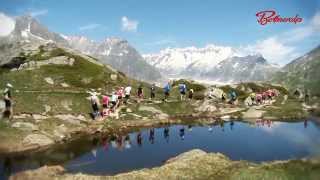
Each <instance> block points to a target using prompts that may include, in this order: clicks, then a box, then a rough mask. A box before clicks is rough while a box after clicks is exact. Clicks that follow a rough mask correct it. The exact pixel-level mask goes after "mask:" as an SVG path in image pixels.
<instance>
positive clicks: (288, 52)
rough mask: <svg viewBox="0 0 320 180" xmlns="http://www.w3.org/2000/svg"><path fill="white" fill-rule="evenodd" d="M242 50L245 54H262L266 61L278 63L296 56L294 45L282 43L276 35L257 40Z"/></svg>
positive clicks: (281, 63) (283, 62)
mask: <svg viewBox="0 0 320 180" xmlns="http://www.w3.org/2000/svg"><path fill="white" fill-rule="evenodd" d="M242 50H244V51H245V52H246V53H247V54H255V53H259V54H262V55H263V57H264V58H266V59H267V60H268V61H270V62H272V63H277V64H280V65H283V64H285V63H286V62H288V61H290V60H292V59H293V58H296V57H295V56H296V54H295V53H294V52H295V47H293V46H289V45H285V44H283V43H282V42H281V41H280V40H279V39H278V38H276V37H270V38H267V39H265V40H259V41H257V42H256V43H255V44H253V45H248V46H246V47H244V48H243V49H242ZM246 53H245V54H246Z"/></svg>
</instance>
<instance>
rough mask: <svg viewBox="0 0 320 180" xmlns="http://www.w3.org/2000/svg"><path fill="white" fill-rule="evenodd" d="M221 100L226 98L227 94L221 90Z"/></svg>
mask: <svg viewBox="0 0 320 180" xmlns="http://www.w3.org/2000/svg"><path fill="white" fill-rule="evenodd" d="M221 100H222V101H225V100H227V94H226V93H224V92H223V93H222V94H221Z"/></svg>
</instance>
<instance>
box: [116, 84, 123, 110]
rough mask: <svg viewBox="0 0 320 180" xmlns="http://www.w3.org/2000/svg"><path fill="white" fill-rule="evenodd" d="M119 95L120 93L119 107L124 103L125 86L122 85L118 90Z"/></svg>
mask: <svg viewBox="0 0 320 180" xmlns="http://www.w3.org/2000/svg"><path fill="white" fill-rule="evenodd" d="M117 95H118V104H117V107H119V106H120V105H121V104H122V100H123V97H124V88H123V87H120V88H119V89H118V91H117Z"/></svg>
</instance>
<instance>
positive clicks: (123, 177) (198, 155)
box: [10, 149, 320, 180]
mask: <svg viewBox="0 0 320 180" xmlns="http://www.w3.org/2000/svg"><path fill="white" fill-rule="evenodd" d="M319 170H320V163H319V161H315V162H311V161H307V160H294V161H277V162H269V163H262V164H254V163H249V162H246V161H231V160H229V159H228V158H227V157H226V156H224V155H223V154H220V153H206V152H204V151H202V150H199V149H195V150H191V151H189V152H186V153H183V154H180V155H178V156H176V157H174V158H171V159H169V160H167V161H166V162H165V164H164V165H162V166H160V167H155V168H151V169H141V170H136V171H131V172H127V173H121V174H118V175H115V176H99V175H86V174H81V173H78V174H70V173H68V172H66V171H65V169H64V168H63V167H61V166H51V167H48V166H44V167H42V168H39V169H37V170H31V171H26V172H21V173H18V174H16V175H14V176H12V177H11V178H10V179H14V180H20V179H23V180H33V179H48V180H51V179H65V180H76V179H77V180H82V179H83V180H84V179H86V180H98V179H104V180H109V179H110V180H111V179H112V180H127V179H130V180H131V179H133V180H159V179H170V180H189V179H231V180H233V179H234V180H236V179H278V178H279V177H281V179H295V178H293V177H300V178H297V179H317V177H320V171H319ZM292 172H295V173H294V175H295V176H293V174H292ZM308 177H309V178H308ZM312 177H314V178H312Z"/></svg>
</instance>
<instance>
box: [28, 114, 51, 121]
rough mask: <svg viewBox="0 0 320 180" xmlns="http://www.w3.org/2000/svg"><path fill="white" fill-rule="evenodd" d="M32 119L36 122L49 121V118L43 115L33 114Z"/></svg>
mask: <svg viewBox="0 0 320 180" xmlns="http://www.w3.org/2000/svg"><path fill="white" fill-rule="evenodd" d="M32 118H33V119H35V120H43V119H48V118H49V117H48V116H45V115H41V114H32Z"/></svg>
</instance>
